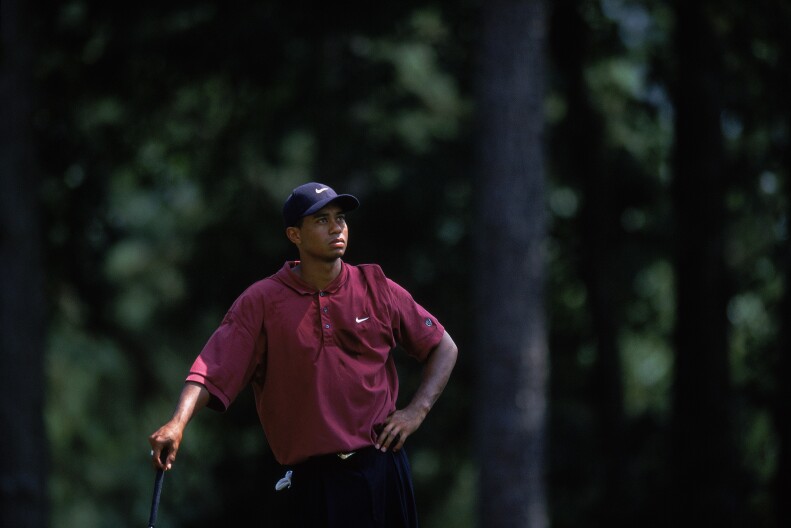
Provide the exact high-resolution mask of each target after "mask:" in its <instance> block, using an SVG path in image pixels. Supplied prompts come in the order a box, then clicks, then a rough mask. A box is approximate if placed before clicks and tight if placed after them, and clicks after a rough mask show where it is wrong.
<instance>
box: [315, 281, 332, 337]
mask: <svg viewBox="0 0 791 528" xmlns="http://www.w3.org/2000/svg"><path fill="white" fill-rule="evenodd" d="M318 299H319V321H320V322H321V335H322V336H323V338H324V344H325V345H328V344H331V343H332V342H333V341H334V338H333V330H334V328H333V327H332V320H331V318H330V294H329V293H327V292H325V291H320V292H319V296H318Z"/></svg>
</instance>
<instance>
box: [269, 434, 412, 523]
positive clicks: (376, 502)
mask: <svg viewBox="0 0 791 528" xmlns="http://www.w3.org/2000/svg"><path fill="white" fill-rule="evenodd" d="M288 469H290V470H292V471H293V473H292V476H291V487H290V488H286V489H283V490H281V491H273V493H274V494H275V499H274V505H275V510H276V517H277V523H278V526H289V527H293V528H374V527H376V528H417V511H416V508H415V497H414V491H413V487H412V477H411V471H410V468H409V461H408V460H407V456H406V453H405V452H404V451H403V450H401V451H399V452H398V453H393V452H387V453H382V452H380V451H377V450H376V449H374V448H373V447H370V448H366V449H362V450H360V451H358V452H357V453H355V454H354V455H352V456H351V457H349V458H347V459H346V460H342V459H341V458H339V457H338V456H337V455H325V456H321V457H316V458H313V459H311V460H309V461H307V462H304V463H301V464H297V465H295V466H293V467H284V468H283V473H284V474H285V472H286V470H288ZM273 485H274V483H273Z"/></svg>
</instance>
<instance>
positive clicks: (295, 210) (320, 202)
mask: <svg viewBox="0 0 791 528" xmlns="http://www.w3.org/2000/svg"><path fill="white" fill-rule="evenodd" d="M330 202H335V203H337V204H338V205H339V206H340V207H341V209H343V210H344V211H352V210H354V209H357V208H358V207H359V206H360V200H358V199H357V198H355V197H354V196H352V195H351V194H338V193H336V192H335V191H334V190H333V189H332V188H331V187H330V186H328V185H324V184H323V183H315V182H310V183H306V184H304V185H300V186H299V187H297V188H296V189H294V190H293V191H292V192H291V194H290V195H289V197H288V199H287V200H286V203H284V204H283V221H284V222H285V224H286V227H290V226H294V225H297V223H298V222H299V219H300V218H302V217H305V216H310V215H312V214H314V213H315V212H316V211H318V210H319V209H321V208H322V207H324V206H326V205H327V204H328V203H330Z"/></svg>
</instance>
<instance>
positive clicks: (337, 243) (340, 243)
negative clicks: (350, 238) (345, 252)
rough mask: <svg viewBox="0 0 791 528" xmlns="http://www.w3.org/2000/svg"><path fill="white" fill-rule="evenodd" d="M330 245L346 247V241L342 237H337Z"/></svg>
mask: <svg viewBox="0 0 791 528" xmlns="http://www.w3.org/2000/svg"><path fill="white" fill-rule="evenodd" d="M330 247H334V248H342V247H346V241H345V240H343V239H342V238H336V239H335V240H333V241H332V242H330Z"/></svg>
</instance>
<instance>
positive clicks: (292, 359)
mask: <svg viewBox="0 0 791 528" xmlns="http://www.w3.org/2000/svg"><path fill="white" fill-rule="evenodd" d="M296 264H297V262H286V263H285V265H284V266H283V267H282V268H281V269H280V271H278V272H277V273H276V274H274V275H272V276H271V277H268V278H266V279H263V280H261V281H259V282H256V283H255V284H253V285H252V286H250V287H249V288H248V289H247V290H246V291H245V292H244V293H242V295H241V296H239V298H238V299H237V300H236V301H235V302H234V304H233V305H232V306H231V308H230V310H229V311H228V313H227V314H226V315H225V318H224V319H223V321H222V324H221V325H220V327H219V328H218V329H217V330H216V331H215V332H214V334H213V335H212V336H211V338H210V339H209V341H208V342H207V343H206V345H205V346H204V348H203V350H202V351H201V353H200V355H199V356H198V358H197V359H196V360H195V362H194V363H193V365H192V368H191V369H190V373H189V376H188V377H187V380H189V381H195V382H198V383H201V384H203V385H204V386H205V387H206V388H207V389H208V390H209V392H210V393H211V395H212V396H213V398H212V404H211V406H212V407H214V408H218V409H220V410H224V409H226V408H227V407H228V406H229V405H230V404H231V402H232V401H233V400H234V399H235V398H236V396H237V395H238V394H239V392H240V391H241V390H242V388H244V387H245V386H246V385H247V383H248V382H251V383H252V384H253V389H254V393H255V399H256V406H257V409H258V416H259V418H260V420H261V425H262V426H263V428H264V432H265V434H266V437H267V440H268V441H269V445H270V447H271V448H272V452H273V453H274V455H275V458H276V459H277V460H278V462H280V463H281V464H293V463H296V462H300V461H302V460H304V459H306V458H308V457H310V456H314V455H320V454H326V453H338V452H348V451H353V450H355V449H359V448H361V447H365V446H369V445H371V444H372V443H373V442H374V438H375V433H374V428H375V427H376V426H377V425H379V424H381V423H383V422H384V420H385V418H387V416H388V415H389V414H390V413H392V412H393V411H394V410H395V405H396V399H397V397H398V377H397V373H396V368H395V364H394V362H393V358H392V357H391V354H390V352H391V350H392V349H393V347H394V346H395V345H396V344H400V345H401V346H402V347H403V348H404V349H405V350H406V351H407V353H408V354H409V355H411V356H413V357H415V358H416V359H417V360H419V361H424V360H425V359H426V358H427V357H428V354H429V353H430V352H431V350H432V349H433V348H434V347H436V346H437V344H439V341H440V339H441V338H442V335H443V333H444V331H445V330H444V328H443V327H442V325H441V324H439V322H437V320H436V319H435V318H434V317H433V316H432V315H431V314H430V313H428V312H427V311H426V310H425V309H424V308H423V307H421V306H420V305H419V304H417V303H416V302H415V301H414V300H413V299H412V296H411V295H410V294H409V293H408V292H407V291H406V290H404V289H403V288H402V287H401V286H399V285H398V284H396V283H395V282H393V281H391V280H390V279H388V278H387V277H385V275H384V273H383V272H382V270H381V268H380V267H379V266H376V265H372V264H368V265H360V266H353V265H350V264H346V263H342V267H341V272H340V274H339V275H338V277H337V278H336V279H335V280H334V281H333V282H332V283H330V284H329V285H328V286H327V287H326V288H325V289H324V290H322V291H316V290H315V289H314V288H313V287H311V286H309V285H308V284H306V283H305V282H303V281H302V280H301V279H300V278H299V277H298V276H297V275H296V274H295V273H294V272H292V271H291V268H293V267H294V266H295V265H296Z"/></svg>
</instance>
